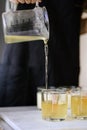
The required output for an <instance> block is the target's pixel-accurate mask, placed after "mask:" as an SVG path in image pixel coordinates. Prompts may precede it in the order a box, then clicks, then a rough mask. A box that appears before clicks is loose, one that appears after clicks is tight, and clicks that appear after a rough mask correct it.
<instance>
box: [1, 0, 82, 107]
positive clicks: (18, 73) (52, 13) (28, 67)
mask: <svg viewBox="0 0 87 130" xmlns="http://www.w3.org/2000/svg"><path fill="white" fill-rule="evenodd" d="M42 5H45V6H46V8H47V11H48V15H49V20H50V39H49V41H48V46H49V85H54V86H64V85H65V86H69V85H78V76H79V31H80V16H81V8H80V7H77V6H75V1H74V0H50V1H48V0H44V2H43V3H41V6H42ZM32 7H34V5H26V4H19V6H18V9H28V8H32ZM44 70H45V68H44V44H43V41H34V42H26V43H20V44H10V45H6V44H5V45H4V48H3V54H2V59H1V65H0V106H17V105H35V104H36V90H37V86H43V85H44V84H45V79H44V77H45V72H44Z"/></svg>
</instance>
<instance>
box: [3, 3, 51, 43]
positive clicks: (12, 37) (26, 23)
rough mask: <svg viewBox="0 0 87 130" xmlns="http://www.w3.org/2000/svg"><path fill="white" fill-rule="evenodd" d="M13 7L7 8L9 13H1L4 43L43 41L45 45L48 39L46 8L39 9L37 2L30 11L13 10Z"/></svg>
mask: <svg viewBox="0 0 87 130" xmlns="http://www.w3.org/2000/svg"><path fill="white" fill-rule="evenodd" d="M10 4H11V3H10ZM14 6H15V5H14ZM14 6H12V8H11V7H10V6H9V8H10V9H9V11H7V12H4V13H2V20H3V30H4V38H5V43H7V44H9V43H20V42H24V41H34V40H43V41H44V43H45V44H46V43H47V41H48V39H49V18H48V13H47V10H46V7H40V6H39V4H38V2H36V5H35V8H34V9H30V10H16V9H15V10H14V9H13V8H14Z"/></svg>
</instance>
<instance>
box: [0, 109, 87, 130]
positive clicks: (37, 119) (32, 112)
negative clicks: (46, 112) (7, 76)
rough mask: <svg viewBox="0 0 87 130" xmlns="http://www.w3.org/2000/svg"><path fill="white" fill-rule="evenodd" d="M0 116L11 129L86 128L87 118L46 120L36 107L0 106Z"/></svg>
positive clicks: (76, 129)
mask: <svg viewBox="0 0 87 130" xmlns="http://www.w3.org/2000/svg"><path fill="white" fill-rule="evenodd" d="M0 116H1V117H2V118H3V119H4V120H5V121H6V122H7V123H8V124H9V125H10V126H11V127H12V128H13V130H87V120H67V121H55V122H52V121H46V120H43V119H42V118H41V111H40V110H38V109H37V108H36V107H10V108H9V107H8V108H7V107H6V108H0Z"/></svg>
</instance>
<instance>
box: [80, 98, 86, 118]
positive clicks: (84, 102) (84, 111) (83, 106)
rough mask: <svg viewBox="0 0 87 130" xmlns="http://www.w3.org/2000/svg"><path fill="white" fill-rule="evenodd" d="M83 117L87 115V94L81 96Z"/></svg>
mask: <svg viewBox="0 0 87 130" xmlns="http://www.w3.org/2000/svg"><path fill="white" fill-rule="evenodd" d="M80 111H81V112H80V113H81V114H80V115H81V117H87V96H82V97H81V109H80Z"/></svg>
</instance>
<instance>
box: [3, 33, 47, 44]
mask: <svg viewBox="0 0 87 130" xmlns="http://www.w3.org/2000/svg"><path fill="white" fill-rule="evenodd" d="M36 40H43V41H44V44H46V43H47V41H48V40H47V39H46V38H45V37H43V36H18V35H17V36H16V35H6V36H5V42H6V43H7V44H10V43H11V44H12V43H18V42H24V41H36Z"/></svg>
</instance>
